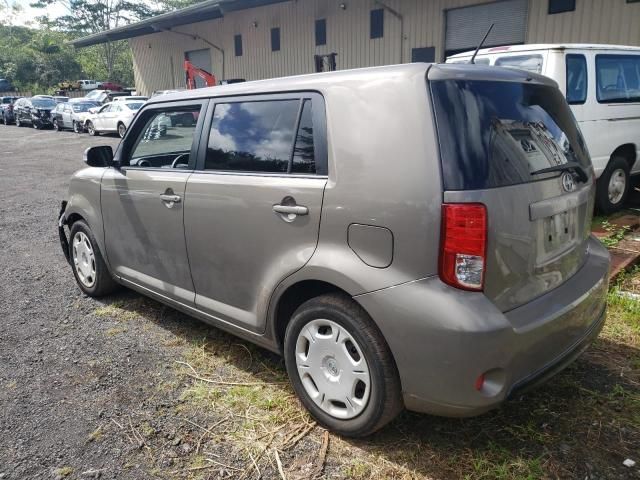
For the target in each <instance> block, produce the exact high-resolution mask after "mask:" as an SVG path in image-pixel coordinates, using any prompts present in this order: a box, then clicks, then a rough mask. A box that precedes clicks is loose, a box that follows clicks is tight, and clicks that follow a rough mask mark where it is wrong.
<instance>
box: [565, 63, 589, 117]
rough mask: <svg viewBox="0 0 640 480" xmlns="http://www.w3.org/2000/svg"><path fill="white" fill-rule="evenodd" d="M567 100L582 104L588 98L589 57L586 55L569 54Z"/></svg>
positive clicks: (571, 102)
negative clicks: (585, 56)
mask: <svg viewBox="0 0 640 480" xmlns="http://www.w3.org/2000/svg"><path fill="white" fill-rule="evenodd" d="M566 62H567V101H568V102H569V104H570V105H581V104H583V103H584V102H585V101H586V100H587V84H588V82H587V79H588V77H587V59H586V58H584V55H578V54H574V53H570V54H567V56H566Z"/></svg>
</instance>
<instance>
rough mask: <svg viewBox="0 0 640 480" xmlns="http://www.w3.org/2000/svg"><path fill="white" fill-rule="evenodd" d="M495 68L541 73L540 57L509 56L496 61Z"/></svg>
mask: <svg viewBox="0 0 640 480" xmlns="http://www.w3.org/2000/svg"><path fill="white" fill-rule="evenodd" d="M495 65H496V67H508V68H518V69H520V70H526V71H528V72H534V73H542V55H516V56H513V55H509V56H506V57H499V58H497V59H496V63H495Z"/></svg>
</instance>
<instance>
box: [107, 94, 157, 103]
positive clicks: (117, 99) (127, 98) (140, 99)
mask: <svg viewBox="0 0 640 480" xmlns="http://www.w3.org/2000/svg"><path fill="white" fill-rule="evenodd" d="M147 100H149V97H144V96H142V95H127V96H122V97H115V98H114V99H113V101H114V102H136V101H137V102H146V101H147Z"/></svg>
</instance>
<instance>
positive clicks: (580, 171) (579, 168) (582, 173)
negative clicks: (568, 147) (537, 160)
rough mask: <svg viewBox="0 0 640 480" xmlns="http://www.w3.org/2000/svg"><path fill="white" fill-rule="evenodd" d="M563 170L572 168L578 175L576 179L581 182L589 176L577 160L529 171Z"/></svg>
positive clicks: (547, 171)
mask: <svg viewBox="0 0 640 480" xmlns="http://www.w3.org/2000/svg"><path fill="white" fill-rule="evenodd" d="M565 170H573V171H574V172H575V173H576V175H577V176H578V180H580V181H581V182H586V181H587V180H589V176H588V175H587V172H586V171H585V169H584V167H583V166H582V165H580V164H579V163H578V162H567V163H563V164H561V165H554V166H553V167H547V168H541V169H540V170H536V171H534V172H531V175H540V174H543V173H553V172H564V171H565Z"/></svg>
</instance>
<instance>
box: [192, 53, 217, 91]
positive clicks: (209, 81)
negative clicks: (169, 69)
mask: <svg viewBox="0 0 640 480" xmlns="http://www.w3.org/2000/svg"><path fill="white" fill-rule="evenodd" d="M184 72H185V74H186V80H187V90H193V89H194V88H196V77H200V78H201V79H202V80H203V81H204V83H205V85H206V86H207V87H214V86H215V85H216V84H217V82H216V77H215V76H214V75H213V74H211V73H209V72H207V71H206V70H202V69H201V68H198V67H196V66H195V65H194V64H193V63H191V62H190V61H189V60H185V61H184Z"/></svg>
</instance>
